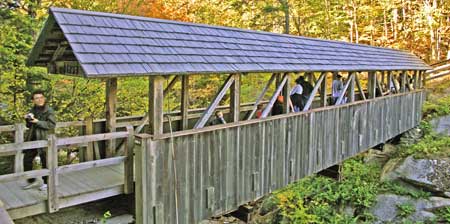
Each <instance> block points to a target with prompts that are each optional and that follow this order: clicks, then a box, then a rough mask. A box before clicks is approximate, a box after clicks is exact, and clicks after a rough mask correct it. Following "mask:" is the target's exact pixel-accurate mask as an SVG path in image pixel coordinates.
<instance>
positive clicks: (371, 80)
mask: <svg viewBox="0 0 450 224" xmlns="http://www.w3.org/2000/svg"><path fill="white" fill-rule="evenodd" d="M376 78H377V77H376V73H375V72H369V73H368V77H367V79H368V82H367V90H368V92H369V99H374V98H375V97H376V94H377V91H376Z"/></svg>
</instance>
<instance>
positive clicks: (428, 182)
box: [382, 156, 450, 193]
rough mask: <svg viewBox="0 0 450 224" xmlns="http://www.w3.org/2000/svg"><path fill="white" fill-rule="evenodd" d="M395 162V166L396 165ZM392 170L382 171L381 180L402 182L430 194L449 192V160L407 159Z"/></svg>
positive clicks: (391, 167)
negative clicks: (427, 191)
mask: <svg viewBox="0 0 450 224" xmlns="http://www.w3.org/2000/svg"><path fill="white" fill-rule="evenodd" d="M397 163H398V161H396V163H395V164H397ZM399 164H400V165H398V166H396V168H394V167H393V166H392V164H390V163H389V162H388V163H387V164H386V165H390V167H389V169H388V168H386V169H383V170H384V171H385V172H383V175H382V180H402V181H405V182H407V183H410V184H413V185H416V186H418V187H420V188H424V189H427V190H429V191H431V192H440V193H443V192H448V191H450V159H449V158H445V159H414V158H413V157H412V156H409V157H407V158H406V159H405V160H404V161H403V162H401V163H399Z"/></svg>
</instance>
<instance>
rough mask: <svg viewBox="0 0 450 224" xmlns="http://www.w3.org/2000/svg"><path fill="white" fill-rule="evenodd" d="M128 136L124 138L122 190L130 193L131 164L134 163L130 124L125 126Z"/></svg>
mask: <svg viewBox="0 0 450 224" xmlns="http://www.w3.org/2000/svg"><path fill="white" fill-rule="evenodd" d="M126 128H127V131H128V137H127V139H126V140H125V156H126V159H125V162H124V173H125V178H124V192H125V194H130V193H133V192H134V188H133V184H134V180H133V176H134V174H133V165H134V150H133V149H134V128H133V126H131V125H128V126H127V127H126Z"/></svg>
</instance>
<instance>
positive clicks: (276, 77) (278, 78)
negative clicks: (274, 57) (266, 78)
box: [274, 73, 281, 86]
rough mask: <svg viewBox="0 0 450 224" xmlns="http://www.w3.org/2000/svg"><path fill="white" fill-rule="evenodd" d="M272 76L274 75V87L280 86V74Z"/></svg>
mask: <svg viewBox="0 0 450 224" xmlns="http://www.w3.org/2000/svg"><path fill="white" fill-rule="evenodd" d="M274 75H275V85H277V86H280V83H281V74H280V73H274Z"/></svg>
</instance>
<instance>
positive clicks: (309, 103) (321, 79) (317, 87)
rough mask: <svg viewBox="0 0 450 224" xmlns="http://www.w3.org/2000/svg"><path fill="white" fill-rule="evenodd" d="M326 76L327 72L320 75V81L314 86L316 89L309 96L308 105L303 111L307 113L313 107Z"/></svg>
mask: <svg viewBox="0 0 450 224" xmlns="http://www.w3.org/2000/svg"><path fill="white" fill-rule="evenodd" d="M325 74H326V73H325V72H322V74H320V77H319V80H317V82H316V84H315V85H314V89H313V91H312V92H311V94H310V95H309V98H308V101H306V105H305V107H304V108H303V111H307V110H309V108H310V107H311V105H312V102H313V101H314V97H315V96H316V94H317V91H319V88H320V86H321V84H322V82H323V80H324V77H325Z"/></svg>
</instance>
